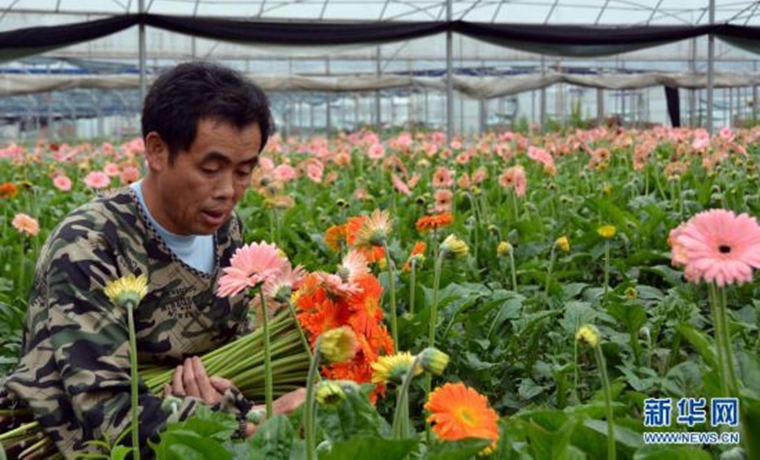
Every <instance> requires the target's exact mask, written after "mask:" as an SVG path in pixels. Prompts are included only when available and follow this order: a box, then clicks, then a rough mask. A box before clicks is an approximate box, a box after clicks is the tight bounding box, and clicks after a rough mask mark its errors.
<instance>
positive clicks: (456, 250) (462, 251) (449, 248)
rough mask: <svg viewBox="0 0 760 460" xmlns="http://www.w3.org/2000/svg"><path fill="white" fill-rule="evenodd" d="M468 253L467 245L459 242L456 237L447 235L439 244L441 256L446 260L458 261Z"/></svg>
mask: <svg viewBox="0 0 760 460" xmlns="http://www.w3.org/2000/svg"><path fill="white" fill-rule="evenodd" d="M469 252H470V248H469V247H468V246H467V243H465V242H464V241H462V240H460V239H459V238H457V237H456V235H453V234H452V235H449V236H447V237H446V239H445V240H443V243H441V254H442V255H443V257H444V258H447V259H460V258H462V257H464V256H466V255H467V253H469Z"/></svg>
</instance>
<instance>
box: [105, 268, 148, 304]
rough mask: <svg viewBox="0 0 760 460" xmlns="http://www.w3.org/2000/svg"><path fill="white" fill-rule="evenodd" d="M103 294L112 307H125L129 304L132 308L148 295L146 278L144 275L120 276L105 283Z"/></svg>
mask: <svg viewBox="0 0 760 460" xmlns="http://www.w3.org/2000/svg"><path fill="white" fill-rule="evenodd" d="M103 292H105V294H106V296H107V297H108V298H109V300H111V302H113V304H114V305H118V306H125V305H126V304H127V303H131V304H132V306H133V307H134V306H137V304H139V303H140V301H141V300H142V299H143V297H145V295H146V294H147V293H148V277H147V276H145V275H140V276H135V275H127V276H122V277H121V278H119V279H117V280H114V281H110V282H109V283H107V284H106V286H105V287H104V288H103Z"/></svg>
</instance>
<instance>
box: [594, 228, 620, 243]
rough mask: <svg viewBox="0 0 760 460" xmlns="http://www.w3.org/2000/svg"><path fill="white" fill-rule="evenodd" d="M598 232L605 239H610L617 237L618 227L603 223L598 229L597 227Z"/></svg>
mask: <svg viewBox="0 0 760 460" xmlns="http://www.w3.org/2000/svg"><path fill="white" fill-rule="evenodd" d="M596 233H598V234H599V236H601V237H602V238H604V239H605V240H609V239H612V238H614V237H615V235H616V234H617V229H616V228H615V226H614V225H602V226H601V227H599V228H598V229H596Z"/></svg>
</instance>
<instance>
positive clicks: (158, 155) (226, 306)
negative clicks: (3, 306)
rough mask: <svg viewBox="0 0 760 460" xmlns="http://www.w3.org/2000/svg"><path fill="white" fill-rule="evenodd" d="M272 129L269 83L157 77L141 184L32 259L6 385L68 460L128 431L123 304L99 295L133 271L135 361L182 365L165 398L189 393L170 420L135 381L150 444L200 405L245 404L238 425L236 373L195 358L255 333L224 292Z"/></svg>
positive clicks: (185, 68)
mask: <svg viewBox="0 0 760 460" xmlns="http://www.w3.org/2000/svg"><path fill="white" fill-rule="evenodd" d="M272 129H273V126H272V121H271V114H270V109H269V102H268V100H267V97H266V96H265V94H264V93H263V92H262V91H261V89H260V88H258V87H257V86H255V85H254V84H253V83H251V82H249V81H247V80H245V79H244V78H243V77H242V76H241V75H239V74H238V73H236V72H234V71H232V70H230V69H227V68H224V67H221V66H217V65H213V64H208V63H197V62H196V63H187V64H181V65H179V66H177V67H175V68H174V69H172V70H170V71H169V72H167V73H165V74H163V75H161V76H160V77H158V78H157V80H156V81H155V82H154V84H153V85H152V87H151V90H150V92H149V94H148V96H147V97H146V99H145V105H144V108H143V117H142V130H143V139H144V141H145V157H146V162H147V165H148V173H147V175H146V177H145V179H144V180H143V181H141V182H138V183H136V184H133V185H132V186H130V187H128V188H126V189H122V190H118V191H116V192H115V193H113V194H111V195H110V196H107V197H103V198H98V199H95V200H93V201H92V202H90V203H88V204H87V205H85V206H83V207H81V208H79V209H77V210H75V211H74V212H72V213H71V214H70V215H69V216H68V217H67V218H66V219H65V220H64V221H63V222H62V223H61V224H60V225H59V226H58V227H57V228H56V229H55V230H54V231H53V233H52V234H51V235H50V238H49V239H48V241H47V242H46V244H45V246H44V247H43V249H42V251H41V253H40V258H39V260H38V264H37V270H36V277H35V283H34V288H33V292H32V295H31V298H30V302H29V307H28V312H27V317H26V324H25V334H24V355H23V356H22V358H21V361H20V363H19V366H18V368H17V369H16V370H15V371H14V372H13V373H12V374H11V375H10V376H8V378H7V379H6V381H5V385H4V386H5V388H6V389H7V390H9V391H8V396H9V397H11V398H16V399H17V400H20V401H23V402H24V403H26V404H28V405H29V406H30V407H31V409H32V411H33V413H34V416H35V418H36V419H37V421H39V423H40V424H41V425H42V426H43V427H44V428H45V430H46V431H47V433H48V434H49V435H50V436H51V437H52V438H53V440H54V441H55V443H56V445H57V447H58V449H59V450H60V452H61V453H63V454H64V455H65V456H67V457H69V456H73V455H76V454H79V453H83V452H86V451H88V450H91V449H92V448H91V447H89V446H88V445H87V441H90V440H99V439H104V438H107V439H109V440H111V441H113V440H114V439H116V438H117V436H118V435H119V434H121V433H122V432H124V431H125V430H126V429H127V428H128V427H129V424H130V414H129V412H130V380H129V371H130V366H129V353H128V339H127V337H128V335H127V320H126V311H125V310H123V309H119V308H116V307H114V306H113V305H112V304H111V302H110V301H109V300H108V298H107V297H106V295H105V294H104V292H103V288H104V286H105V285H106V284H107V283H108V282H109V281H113V280H115V279H118V278H120V277H122V276H125V275H128V274H135V275H138V274H145V275H146V276H148V278H149V288H148V294H147V296H146V297H145V298H144V299H143V301H142V302H141V304H140V305H139V306H138V308H137V309H136V311H135V324H136V326H135V328H136V333H137V340H138V344H137V347H138V359H139V361H140V363H159V362H160V363H175V364H179V365H178V366H177V368H176V371H175V374H174V378H173V380H172V384H171V386H170V387H167V389H166V391H165V394H168V393H171V394H173V395H175V396H179V397H180V398H182V404H181V406H180V407H179V410H177V411H175V412H174V415H171V416H170V415H169V414H168V413H167V412H166V411H164V410H162V409H161V403H162V398H161V397H159V396H156V395H153V394H151V393H150V392H149V391H148V390H147V388H146V387H145V386H144V385H141V386H140V392H139V405H140V416H139V418H140V421H139V422H140V438H141V446H143V447H145V446H147V439H148V437H151V436H153V435H155V434H156V432H157V431H159V430H160V429H161V428H162V427H163V426H164V425H165V424H166V423H167V422H169V421H171V420H172V417H174V418H177V419H183V418H186V417H187V416H189V415H190V414H191V413H192V412H193V410H194V409H195V408H196V407H197V405H198V404H206V405H209V406H211V407H214V408H220V407H225V408H227V407H231V406H236V405H237V408H238V409H237V412H238V413H239V415H240V417H241V421H242V417H244V415H245V414H244V413H243V412H245V411H246V410H247V409H248V408H249V407H250V405H246V404H245V403H243V404H241V401H240V399H241V398H240V397H239V393H237V392H236V391H235V390H234V389H233V388H231V383H230V382H229V381H226V380H223V379H217V378H210V377H209V376H208V375H207V374H206V372H205V370H204V368H203V365H202V364H201V362H200V360H199V359H198V358H197V355H200V354H203V353H205V352H207V351H209V350H212V349H214V348H217V347H219V346H220V345H223V344H225V343H227V342H229V341H231V340H233V339H234V338H235V337H236V336H238V335H240V334H242V333H245V332H246V330H247V321H246V318H247V314H248V311H247V306H246V303H245V299H244V296H242V295H240V296H236V297H234V298H231V299H227V298H217V297H216V296H215V289H216V286H217V284H218V283H217V282H218V278H219V277H220V275H221V270H220V267H223V266H226V265H228V264H229V259H230V257H231V256H232V254H233V252H234V251H235V249H236V248H237V247H239V246H240V245H241V244H242V242H241V235H242V233H241V228H240V221H239V220H238V218H237V217H236V216H235V215H234V213H233V210H234V208H235V205H236V204H237V203H238V202H239V201H240V199H241V198H242V197H243V194H244V193H245V191H246V189H247V188H248V186H249V184H250V179H251V174H252V172H253V169H254V168H255V167H256V164H257V162H258V156H259V153H260V152H261V150H262V149H263V147H264V145H265V144H266V142H267V139H268V137H269V134H270V133H271V131H272ZM302 400H303V392H295V393H292V394H290V395H286V396H285V397H283V398H281V399H280V400H278V401H277V403H276V405H275V408H276V410H279V411H280V412H287V411H290V410H292V409H293V408H294V407H296V406H297V405H299V404H300V403H301V402H302ZM241 426H242V427H243V428H244V427H245V425H242V424H241ZM248 431H249V432H250V428H249V430H248ZM126 442H127V443H129V442H130V441H129V437H128V436H127V438H126Z"/></svg>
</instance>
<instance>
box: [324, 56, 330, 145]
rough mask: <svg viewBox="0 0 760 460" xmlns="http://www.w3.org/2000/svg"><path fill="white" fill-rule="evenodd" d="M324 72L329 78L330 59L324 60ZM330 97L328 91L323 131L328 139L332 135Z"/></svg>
mask: <svg viewBox="0 0 760 460" xmlns="http://www.w3.org/2000/svg"><path fill="white" fill-rule="evenodd" d="M325 70H326V73H327V78H330V57H329V56H328V57H327V59H326V60H325ZM331 105H332V97H331V94H330V92H329V91H328V92H327V93H326V94H325V119H326V121H325V130H326V131H327V137H328V138H329V137H330V135H331V134H332V107H330V106H331Z"/></svg>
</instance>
